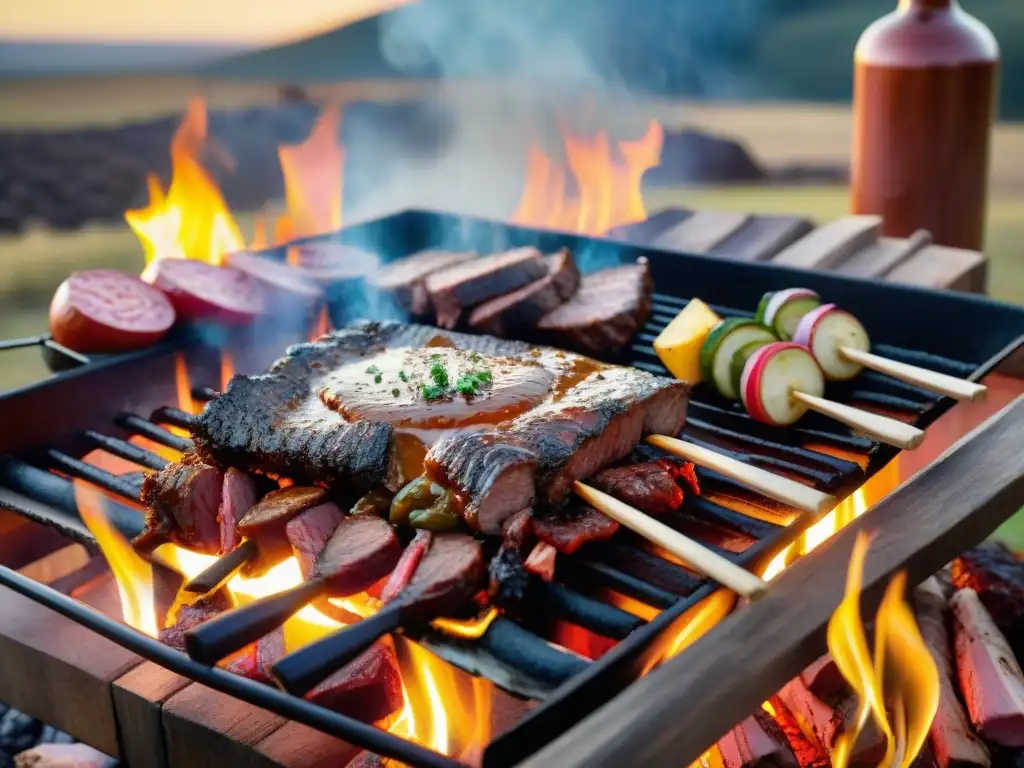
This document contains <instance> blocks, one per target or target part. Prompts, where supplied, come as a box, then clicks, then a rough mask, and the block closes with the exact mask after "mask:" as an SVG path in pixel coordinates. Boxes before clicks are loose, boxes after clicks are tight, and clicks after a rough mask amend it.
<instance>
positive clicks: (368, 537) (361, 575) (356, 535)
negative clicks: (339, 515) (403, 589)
mask: <svg viewBox="0 0 1024 768" xmlns="http://www.w3.org/2000/svg"><path fill="white" fill-rule="evenodd" d="M401 556H402V545H401V543H399V541H398V536H396V535H395V529H394V528H392V527H391V525H389V524H388V523H386V522H385V521H384V520H381V519H380V518H379V517H371V516H369V515H359V516H357V517H346V518H345V519H343V520H342V521H341V522H340V523H338V527H337V528H335V529H334V533H332V534H331V538H330V539H328V540H327V545H326V546H325V547H324V549H323V551H322V552H321V553H320V556H319V557H318V558H317V561H316V572H315V576H316V577H317V578H323V579H326V580H327V591H328V592H329V593H330V594H332V595H336V596H345V595H354V594H356V593H358V592H363V591H364V590H366V589H368V588H370V587H372V586H373V585H374V584H376V583H377V582H378V581H380V580H381V579H382V578H384V577H385V576H387V575H388V574H389V573H391V571H392V569H393V568H394V567H395V565H397V564H398V559H399V558H400V557H401Z"/></svg>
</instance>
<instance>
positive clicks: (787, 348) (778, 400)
mask: <svg viewBox="0 0 1024 768" xmlns="http://www.w3.org/2000/svg"><path fill="white" fill-rule="evenodd" d="M740 392H741V393H742V396H743V405H744V406H745V407H746V409H747V412H748V413H749V414H750V415H751V416H752V417H753V418H755V419H757V420H758V421H761V422H764V423H765V424H773V425H776V426H788V425H790V424H793V423H794V422H795V421H796V420H797V419H799V418H800V417H801V416H803V415H804V413H805V412H806V411H807V406H806V405H804V404H803V403H801V402H800V401H798V400H795V399H794V398H793V396H792V395H793V393H794V392H803V393H806V394H808V395H815V396H817V397H821V396H822V395H823V394H824V393H825V376H824V374H822V372H821V368H819V367H818V363H817V362H816V361H815V359H814V357H812V356H811V353H810V352H809V351H808V350H807V349H806V348H804V347H801V346H800V345H799V344H794V343H792V342H785V341H780V342H776V343H774V344H769V345H767V346H764V347H761V349H759V350H757V351H756V352H754V354H753V355H751V356H750V359H749V360H747V364H746V366H745V367H744V369H743V377H742V380H741V382H740Z"/></svg>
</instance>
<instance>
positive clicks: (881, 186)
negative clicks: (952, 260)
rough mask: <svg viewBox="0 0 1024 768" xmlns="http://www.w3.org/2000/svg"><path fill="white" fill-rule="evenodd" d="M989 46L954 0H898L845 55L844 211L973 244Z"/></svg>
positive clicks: (901, 231) (989, 101) (982, 184)
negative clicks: (848, 115) (848, 141)
mask: <svg viewBox="0 0 1024 768" xmlns="http://www.w3.org/2000/svg"><path fill="white" fill-rule="evenodd" d="M998 67H999V47H998V45H997V44H996V40H995V38H994V37H993V36H992V33H991V32H990V31H989V30H988V28H987V27H986V26H985V25H984V24H982V23H981V22H980V21H978V20H977V19H975V18H974V17H973V16H970V15H969V14H967V13H966V12H964V11H963V10H961V8H960V5H959V3H958V2H957V0H899V7H898V8H897V9H896V11H894V12H893V13H891V14H889V15H887V16H884V17H883V18H881V19H879V20H878V21H876V22H875V23H874V24H872V25H871V26H870V27H868V29H867V30H866V31H865V32H864V34H863V35H861V38H860V41H859V42H858V43H857V51H856V54H855V59H854V96H853V112H854V130H853V162H852V168H851V187H852V211H853V213H858V214H861V213H867V214H877V215H880V216H882V217H883V219H884V222H885V223H884V232H885V234H886V235H888V236H890V237H908V236H910V235H911V234H912V233H913V232H914V231H915V230H917V229H920V228H924V229H927V230H930V231H931V233H932V236H933V238H934V241H935V242H936V243H939V244H941V245H949V246H953V247H957V248H970V249H974V250H980V249H981V245H982V239H983V233H984V223H985V197H986V186H987V182H988V156H989V137H990V135H991V129H992V120H993V117H994V108H995V93H996V80H997V73H998Z"/></svg>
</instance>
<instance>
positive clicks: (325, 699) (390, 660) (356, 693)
mask: <svg viewBox="0 0 1024 768" xmlns="http://www.w3.org/2000/svg"><path fill="white" fill-rule="evenodd" d="M306 698H307V699H309V700H310V701H313V702H316V703H317V704H320V705H321V706H324V707H327V708H328V709H332V710H334V711H335V712H338V713H340V714H342V715H348V716H349V717H354V718H356V719H357V720H362V721H363V722H367V723H372V722H376V721H378V720H383V719H384V718H385V717H387V716H388V715H390V714H392V713H393V712H395V711H397V710H398V708H399V707H401V706H402V679H401V676H400V674H399V671H398V659H397V658H396V657H395V653H394V651H392V650H391V649H390V648H389V647H388V646H386V645H384V644H383V643H374V644H373V645H371V646H370V647H369V648H368V649H367V650H366V651H365V652H363V653H362V654H361V655H360V656H357V657H356V658H355V659H354V660H352V661H350V662H349V663H348V664H346V665H345V666H344V667H342V668H341V669H339V670H338V671H337V672H335V673H334V674H333V675H331V676H330V677H328V678H327V679H326V680H324V681H323V682H322V683H320V685H318V686H317V687H316V688H314V689H313V690H312V691H310V692H309V693H308V694H306Z"/></svg>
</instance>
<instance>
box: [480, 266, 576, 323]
mask: <svg viewBox="0 0 1024 768" xmlns="http://www.w3.org/2000/svg"><path fill="white" fill-rule="evenodd" d="M544 263H545V264H547V267H548V274H547V275H545V276H544V277H542V278H541V279H540V280H534V281H533V282H532V283H528V284H527V285H524V286H523V287H522V288H519V289H517V290H515V291H512V292H510V293H506V294H505V295H504V296H499V297H498V298H496V299H491V300H490V301H487V302H484V303H483V304H481V305H480V306H478V307H477V308H476V309H474V310H473V311H472V312H471V313H470V315H469V324H470V326H471V327H473V328H475V329H476V330H478V331H483V332H485V333H491V334H494V335H495V336H504V335H505V334H507V333H509V332H511V331H514V330H516V329H517V328H532V327H533V326H534V325H536V324H537V322H538V321H539V320H540V319H541V318H542V317H544V316H545V315H547V314H548V313H549V312H552V311H553V310H554V309H555V308H556V307H559V306H561V305H562V304H563V303H564V302H566V301H568V300H569V299H570V298H572V296H573V295H574V294H575V293H576V290H577V289H578V288H579V285H580V273H579V270H578V269H577V268H576V260H575V259H573V257H572V253H570V252H569V250H568V249H563V250H562V251H560V252H558V253H556V254H554V255H552V256H545V257H544Z"/></svg>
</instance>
